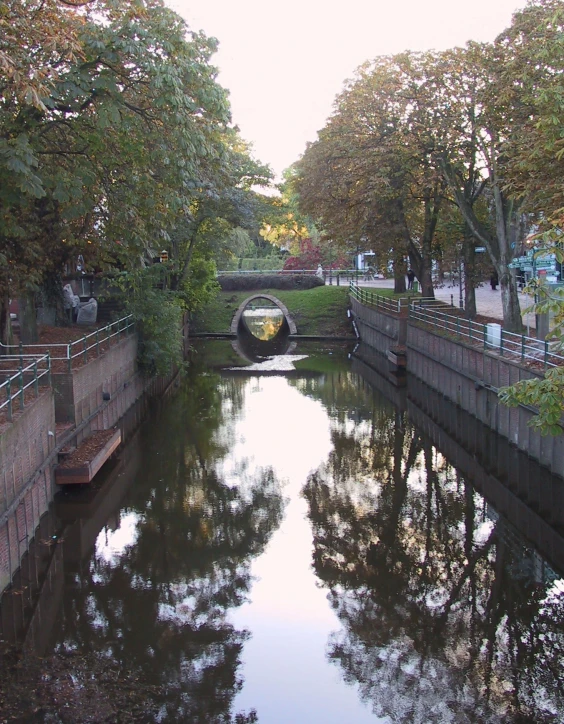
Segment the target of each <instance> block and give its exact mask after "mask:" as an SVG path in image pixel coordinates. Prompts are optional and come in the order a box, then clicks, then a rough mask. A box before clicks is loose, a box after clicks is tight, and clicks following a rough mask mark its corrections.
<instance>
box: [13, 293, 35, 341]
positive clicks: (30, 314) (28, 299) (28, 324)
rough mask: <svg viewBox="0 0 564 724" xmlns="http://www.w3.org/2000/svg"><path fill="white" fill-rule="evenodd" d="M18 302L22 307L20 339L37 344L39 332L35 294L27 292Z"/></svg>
mask: <svg viewBox="0 0 564 724" xmlns="http://www.w3.org/2000/svg"><path fill="white" fill-rule="evenodd" d="M18 302H19V307H20V312H19V318H20V339H21V341H22V342H23V343H24V344H37V341H38V339H39V333H38V331H37V313H36V309H35V295H34V294H26V295H25V296H21V297H20V298H19V300H18Z"/></svg>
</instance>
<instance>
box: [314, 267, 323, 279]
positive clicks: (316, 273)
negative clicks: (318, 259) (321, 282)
mask: <svg viewBox="0 0 564 724" xmlns="http://www.w3.org/2000/svg"><path fill="white" fill-rule="evenodd" d="M315 276H316V277H319V279H323V267H322V266H321V264H319V265H318V267H317V271H316V272H315Z"/></svg>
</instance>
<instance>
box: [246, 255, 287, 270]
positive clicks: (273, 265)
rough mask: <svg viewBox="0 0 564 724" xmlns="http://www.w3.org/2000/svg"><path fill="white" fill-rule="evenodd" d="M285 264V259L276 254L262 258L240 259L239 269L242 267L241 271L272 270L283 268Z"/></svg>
mask: <svg viewBox="0 0 564 724" xmlns="http://www.w3.org/2000/svg"><path fill="white" fill-rule="evenodd" d="M283 265H284V261H283V259H282V258H281V257H280V256H278V255H274V254H273V255H272V256H265V257H260V258H256V257H255V258H252V259H239V269H241V271H263V270H264V271H272V270H274V269H282V267H283Z"/></svg>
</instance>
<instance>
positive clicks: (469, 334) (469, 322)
mask: <svg viewBox="0 0 564 724" xmlns="http://www.w3.org/2000/svg"><path fill="white" fill-rule="evenodd" d="M468 336H469V337H470V342H472V320H471V319H469V320H468Z"/></svg>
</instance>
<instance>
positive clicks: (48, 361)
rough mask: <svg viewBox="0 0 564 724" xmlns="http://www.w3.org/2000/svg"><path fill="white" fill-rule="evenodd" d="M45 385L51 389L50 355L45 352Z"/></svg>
mask: <svg viewBox="0 0 564 724" xmlns="http://www.w3.org/2000/svg"><path fill="white" fill-rule="evenodd" d="M47 384H48V385H49V387H51V353H50V352H47Z"/></svg>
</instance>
